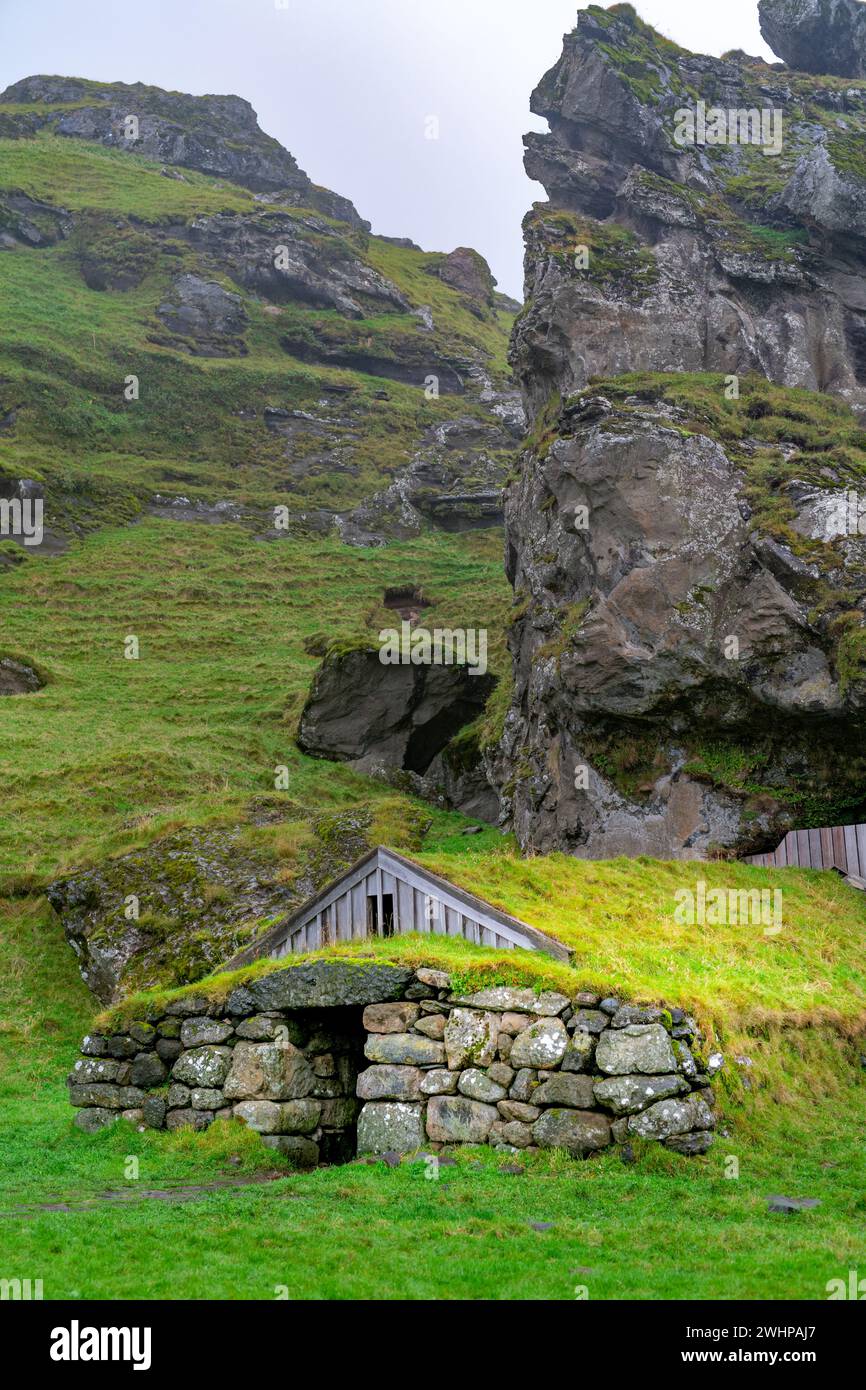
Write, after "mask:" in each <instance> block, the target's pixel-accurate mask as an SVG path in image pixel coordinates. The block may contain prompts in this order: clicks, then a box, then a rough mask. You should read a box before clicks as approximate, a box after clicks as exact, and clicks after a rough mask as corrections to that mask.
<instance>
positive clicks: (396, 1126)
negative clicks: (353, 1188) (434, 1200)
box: [69, 961, 722, 1167]
mask: <svg viewBox="0 0 866 1390" xmlns="http://www.w3.org/2000/svg"><path fill="white" fill-rule="evenodd" d="M700 1041H701V1040H700V1035H699V1031H698V1028H697V1025H696V1023H695V1022H694V1020H693V1019H692V1018H690V1017H689V1016H688V1015H687V1014H685V1013H684V1012H683V1010H682V1009H677V1008H670V1009H668V1008H662V1007H652V1008H638V1007H635V1006H633V1005H630V1004H627V1003H623V1002H622V1001H621V1000H619V999H615V998H600V997H599V996H597V995H595V994H586V993H582V994H577V995H575V996H574V997H573V998H570V999H569V998H568V997H567V996H565V995H564V994H558V993H554V992H553V991H546V992H542V993H535V992H534V991H533V990H531V989H525V988H516V987H506V986H496V987H493V988H490V989H485V990H481V991H479V992H477V993H474V994H470V995H468V996H460V995H458V994H455V993H454V992H453V991H452V988H451V981H450V979H449V977H448V975H447V974H445V973H444V972H443V971H440V970H434V969H424V968H421V969H418V970H417V971H414V972H413V971H411V970H409V969H405V968H401V967H398V966H390V965H376V964H368V963H366V962H361V961H359V962H346V961H317V962H315V963H313V964H305V965H299V966H293V967H288V968H284V969H281V970H276V971H274V972H272V973H271V974H268V975H262V976H259V977H257V978H256V979H254V980H253V981H251V982H250V983H248V984H245V985H241V986H239V987H238V988H236V989H234V990H233V991H232V992H231V993H230V994H229V996H228V998H227V999H226V1000H225V1001H224V1002H221V1003H214V1002H213V1001H209V1000H208V999H207V998H206V997H205V996H204V995H201V996H199V995H184V996H181V997H179V998H176V999H174V1000H173V1001H171V1002H169V1003H167V1004H165V1005H164V1006H154V1007H153V1008H151V1009H150V1010H148V1011H146V1013H145V1016H144V1017H142V1018H141V1019H139V1020H137V1021H135V1022H133V1023H131V1024H129V1025H128V1026H126V1027H125V1028H124V1030H123V1031H122V1032H116V1033H91V1034H89V1035H88V1036H87V1037H86V1038H85V1039H84V1041H83V1043H82V1047H81V1051H82V1054H83V1056H82V1058H81V1060H80V1061H78V1062H77V1063H76V1064H75V1068H74V1070H73V1072H72V1074H71V1075H70V1077H69V1088H70V1100H71V1102H72V1104H73V1105H74V1106H76V1107H78V1114H77V1116H76V1121H75V1122H76V1124H77V1125H78V1126H79V1127H80V1128H81V1129H84V1130H86V1131H88V1132H90V1131H93V1130H95V1129H98V1128H101V1127H102V1126H103V1125H105V1124H109V1123H112V1122H113V1121H115V1120H116V1119H118V1118H124V1119H127V1120H130V1121H132V1122H133V1123H136V1124H141V1125H145V1126H148V1127H151V1128H154V1129H162V1128H168V1129H177V1128H179V1127H180V1126H183V1125H191V1126H193V1127H194V1128H196V1129H204V1128H206V1127H207V1126H208V1125H209V1124H211V1123H212V1122H213V1120H214V1119H215V1118H217V1117H218V1116H230V1115H232V1116H234V1117H235V1118H237V1119H240V1120H242V1121H244V1122H245V1123H246V1124H248V1125H249V1126H250V1127H251V1128H252V1129H255V1130H257V1131H258V1132H259V1133H260V1134H261V1135H262V1138H263V1142H264V1143H266V1144H268V1145H269V1146H270V1147H272V1148H274V1149H278V1150H280V1151H281V1152H282V1153H283V1154H284V1155H286V1157H287V1158H288V1159H289V1161H290V1162H291V1163H293V1164H294V1165H295V1166H298V1167H313V1166H315V1165H316V1164H317V1163H333V1162H341V1161H345V1160H347V1159H349V1158H352V1157H353V1156H354V1155H355V1153H356V1152H357V1153H358V1154H379V1153H385V1152H388V1151H396V1152H398V1153H408V1152H412V1151H414V1150H416V1149H420V1148H425V1149H431V1150H434V1151H435V1150H436V1149H438V1148H441V1147H442V1146H443V1145H452V1144H485V1143H487V1144H493V1145H495V1146H497V1147H500V1148H508V1149H516V1150H532V1149H537V1148H563V1149H566V1150H568V1151H569V1152H570V1153H572V1154H574V1155H575V1156H583V1157H585V1156H587V1155H588V1154H591V1153H594V1152H596V1151H598V1150H601V1149H605V1148H607V1147H608V1146H609V1145H611V1144H618V1143H624V1142H627V1141H628V1140H629V1139H631V1138H635V1137H639V1138H643V1139H653V1140H659V1141H660V1142H662V1143H663V1144H664V1145H665V1146H666V1147H667V1148H670V1149H674V1150H676V1151H677V1152H679V1153H683V1154H697V1153H704V1152H705V1151H706V1149H707V1148H709V1145H710V1143H711V1141H712V1133H711V1131H712V1129H713V1126H714V1124H715V1117H714V1113H713V1105H714V1098H713V1092H712V1089H711V1085H710V1082H711V1076H712V1073H713V1072H714V1071H716V1070H718V1068H719V1067H720V1066H721V1065H722V1058H721V1056H720V1055H719V1054H715V1055H714V1056H712V1057H710V1058H709V1059H708V1060H707V1061H706V1062H705V1061H704V1059H703V1057H702V1056H701V1055H700V1051H699V1047H700Z"/></svg>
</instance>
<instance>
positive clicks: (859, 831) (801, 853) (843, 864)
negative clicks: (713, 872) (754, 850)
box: [745, 825, 866, 889]
mask: <svg viewBox="0 0 866 1390" xmlns="http://www.w3.org/2000/svg"><path fill="white" fill-rule="evenodd" d="M745 862H746V863H747V864H759V865H761V867H763V868H767V869H772V868H776V869H784V868H796V869H836V870H838V872H839V873H840V874H844V876H845V878H847V879H848V881H849V882H850V883H853V884H854V886H855V888H863V889H866V825H832V826H823V827H821V828H820V829H819V830H789V831H788V833H787V835H786V836H785V838H784V840H783V841H782V843H781V844H780V845H778V846H777V848H776V849H774V850H771V851H770V853H769V854H752V855H750V856H749V857H748V858H747V859H746V861H745Z"/></svg>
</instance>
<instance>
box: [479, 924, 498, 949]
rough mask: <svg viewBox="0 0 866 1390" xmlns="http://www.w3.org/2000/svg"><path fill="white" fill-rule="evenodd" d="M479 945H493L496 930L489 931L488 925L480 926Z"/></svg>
mask: <svg viewBox="0 0 866 1390" xmlns="http://www.w3.org/2000/svg"><path fill="white" fill-rule="evenodd" d="M481 945H482V946H495V945H496V932H495V931H491V930H490V928H489V927H482V929H481Z"/></svg>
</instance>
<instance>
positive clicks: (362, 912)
mask: <svg viewBox="0 0 866 1390" xmlns="http://www.w3.org/2000/svg"><path fill="white" fill-rule="evenodd" d="M350 896H351V909H350V910H351V918H352V940H353V941H360V940H362V939H363V938H364V937H365V936H366V935H367V898H366V896H365V894H364V884H363V882H361V883H356V884H355V885H354V886H353V888H352V892H351V895H350Z"/></svg>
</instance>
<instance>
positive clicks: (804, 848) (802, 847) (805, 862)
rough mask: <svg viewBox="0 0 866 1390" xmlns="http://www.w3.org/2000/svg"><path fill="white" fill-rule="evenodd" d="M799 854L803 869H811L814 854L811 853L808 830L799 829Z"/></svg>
mask: <svg viewBox="0 0 866 1390" xmlns="http://www.w3.org/2000/svg"><path fill="white" fill-rule="evenodd" d="M797 854H798V855H799V859H800V868H801V869H811V867H812V856H811V855H810V853H809V832H808V830H798V831H797Z"/></svg>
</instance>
